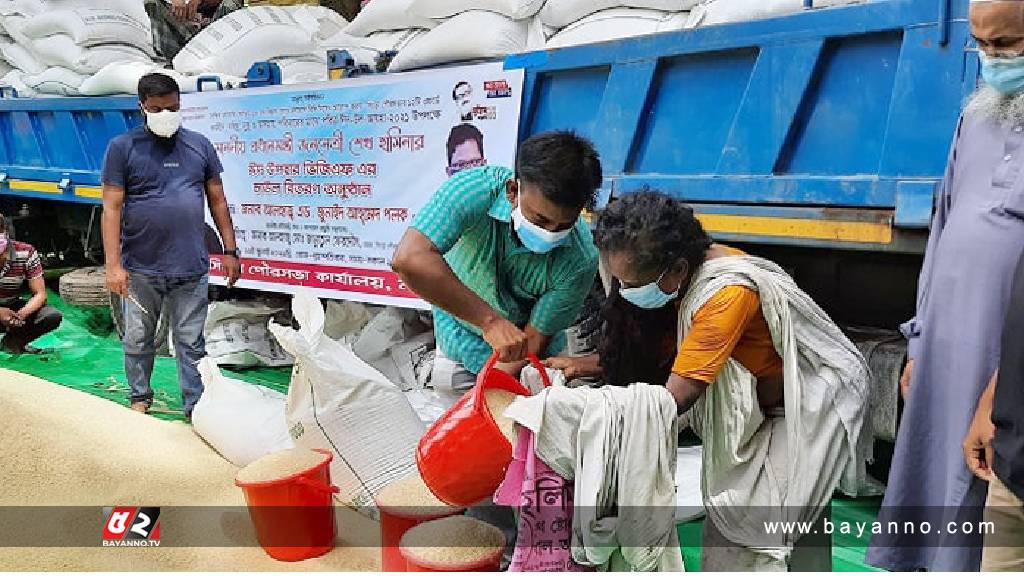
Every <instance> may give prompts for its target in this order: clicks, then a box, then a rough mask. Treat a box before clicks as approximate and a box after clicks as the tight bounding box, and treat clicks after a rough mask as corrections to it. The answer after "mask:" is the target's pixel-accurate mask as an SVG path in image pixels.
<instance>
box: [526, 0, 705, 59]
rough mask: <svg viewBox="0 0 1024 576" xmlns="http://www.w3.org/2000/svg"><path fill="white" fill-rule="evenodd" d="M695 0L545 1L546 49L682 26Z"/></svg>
mask: <svg viewBox="0 0 1024 576" xmlns="http://www.w3.org/2000/svg"><path fill="white" fill-rule="evenodd" d="M698 1H699V0H547V2H546V3H545V4H544V8H542V9H541V11H540V15H539V18H540V20H541V22H542V23H543V24H544V26H545V28H547V29H548V30H557V32H555V33H554V34H553V35H551V37H550V38H549V39H548V42H547V47H548V48H563V47H566V46H576V45H579V44H589V43H593V42H607V41H609V40H617V39H620V38H627V37H631V36H644V35H647V34H657V33H659V32H671V31H675V30H682V29H684V28H686V26H687V22H688V21H689V16H690V15H689V10H690V9H691V8H693V7H694V5H696V4H697V2H698Z"/></svg>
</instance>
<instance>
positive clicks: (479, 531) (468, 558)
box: [401, 516, 505, 568]
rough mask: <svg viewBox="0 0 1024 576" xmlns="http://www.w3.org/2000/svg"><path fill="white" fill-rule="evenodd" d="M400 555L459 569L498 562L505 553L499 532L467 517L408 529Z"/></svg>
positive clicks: (434, 521)
mask: <svg viewBox="0 0 1024 576" xmlns="http://www.w3.org/2000/svg"><path fill="white" fill-rule="evenodd" d="M401 549H402V554H403V555H404V556H405V557H406V558H408V559H409V560H412V561H413V562H416V563H418V564H421V565H422V564H427V565H431V566H437V567H443V566H447V567H452V568H459V567H461V566H475V565H478V564H480V563H482V562H485V561H488V560H490V559H497V557H500V556H501V553H502V552H503V551H504V550H505V535H504V534H502V533H501V530H500V529H498V528H496V527H494V526H492V525H490V524H488V523H486V522H481V521H480V520H477V519H475V518H470V517H468V516H451V517H449V518H442V519H440V520H432V521H430V522H424V523H423V524H420V525H419V526H416V527H414V528H410V529H409V531H408V532H406V533H405V536H403V537H402V542H401Z"/></svg>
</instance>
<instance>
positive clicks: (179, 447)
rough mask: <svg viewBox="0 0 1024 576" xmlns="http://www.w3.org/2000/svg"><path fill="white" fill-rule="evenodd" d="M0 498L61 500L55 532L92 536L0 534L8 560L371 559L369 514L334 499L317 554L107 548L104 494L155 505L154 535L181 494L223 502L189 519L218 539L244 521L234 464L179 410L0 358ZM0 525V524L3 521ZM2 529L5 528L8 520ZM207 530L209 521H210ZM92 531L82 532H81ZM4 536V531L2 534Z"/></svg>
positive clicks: (147, 566) (45, 567) (166, 566)
mask: <svg viewBox="0 0 1024 576" xmlns="http://www.w3.org/2000/svg"><path fill="white" fill-rule="evenodd" d="M0 414H2V415H3V420H4V441H3V442H2V443H0V486H3V490H0V506H12V507H13V506H21V507H28V506H64V507H75V506H77V507H81V508H70V509H69V511H68V519H67V523H65V524H63V525H62V526H61V531H60V532H59V533H55V534H49V538H50V540H48V541H47V542H46V545H48V546H55V545H59V544H60V540H59V539H60V538H61V536H62V535H67V534H88V535H92V534H95V538H96V544H95V545H94V546H88V547H85V546H75V547H64V548H61V547H49V548H38V547H36V548H17V547H7V548H5V547H2V546H0V566H3V567H4V569H5V570H10V571H52V570H61V571H100V572H102V571H132V572H137V571H374V570H379V568H380V550H379V548H378V546H379V543H380V536H379V535H380V528H379V525H378V524H377V523H376V522H373V521H372V520H369V519H367V518H365V517H364V516H362V515H360V514H358V513H357V512H355V511H353V510H350V509H348V508H344V507H340V506H339V507H336V511H337V517H338V534H339V539H338V541H337V542H336V545H337V548H336V549H335V550H334V551H333V552H331V553H330V554H327V555H325V556H322V557H320V558H315V559H312V560H306V561H303V562H294V563H289V562H278V561H276V560H274V559H272V558H270V557H269V556H267V554H266V553H265V552H264V551H263V550H262V549H261V548H258V547H253V546H236V547H228V546H218V547H209V548H206V547H203V548H199V547H188V548H186V547H176V548H175V547H160V548H117V549H114V548H104V547H101V546H100V539H101V537H102V517H101V516H100V514H101V510H102V507H104V506H161V507H163V508H162V511H161V516H160V522H161V526H162V535H163V538H164V539H165V540H169V539H170V538H171V535H173V533H174V532H175V531H180V530H182V529H183V528H182V525H181V523H175V517H176V514H177V512H178V511H179V510H180V509H176V508H174V507H181V506H225V507H231V508H230V510H234V511H235V512H234V513H229V512H225V513H224V516H223V517H222V518H221V520H220V522H218V523H212V524H211V525H210V526H192V525H188V526H186V527H185V528H184V529H187V530H189V531H195V530H210V531H216V536H217V538H218V540H221V541H222V540H223V539H224V538H234V537H235V536H236V533H237V535H238V537H239V538H241V537H242V535H243V534H249V533H251V530H252V528H251V525H250V523H249V519H248V514H247V513H246V512H245V500H244V498H243V495H242V490H241V489H240V488H238V487H237V486H235V485H234V478H235V474H236V473H237V472H238V469H237V468H236V467H235V466H234V465H232V464H231V463H229V462H228V461H226V460H224V459H223V458H221V457H220V456H219V455H218V454H217V453H216V452H214V451H213V449H212V448H210V447H209V446H207V445H206V444H205V443H204V442H203V441H202V440H201V439H200V438H199V437H198V436H197V435H196V434H195V433H194V432H193V431H192V429H191V428H190V427H189V426H187V425H185V424H183V423H180V422H165V421H161V420H157V419H156V418H153V417H150V416H146V415H143V414H139V413H137V412H133V411H131V410H129V409H127V408H125V407H123V406H120V405H117V404H114V403H113V402H109V401H107V400H103V399H101V398H97V397H95V396H90V395H88V394H85V393H82V392H78V391H76V390H71V389H68V388H64V387H62V386H58V385H55V384H52V383H50V382H46V381H44V380H40V379H38V378H34V377H31V376H26V375H23V374H19V373H16V372H11V371H8V370H2V369H0ZM4 529H5V528H4V527H3V526H0V533H3V531H4ZM8 533H10V532H8ZM211 533H213V532H211ZM90 537H91V536H90ZM0 544H2V542H0Z"/></svg>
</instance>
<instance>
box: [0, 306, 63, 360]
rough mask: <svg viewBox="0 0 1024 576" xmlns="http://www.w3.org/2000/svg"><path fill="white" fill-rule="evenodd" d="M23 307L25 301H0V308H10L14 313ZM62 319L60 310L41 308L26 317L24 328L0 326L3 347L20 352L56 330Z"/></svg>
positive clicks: (50, 307) (51, 307)
mask: <svg viewBox="0 0 1024 576" xmlns="http://www.w3.org/2000/svg"><path fill="white" fill-rule="evenodd" d="M24 305H25V300H21V299H14V300H5V301H0V308H10V309H11V310H14V311H15V312H17V311H18V310H21V308H22V306H24ZM63 318H64V316H63V315H62V314H61V313H60V310H57V309H56V308H54V307H53V306H43V307H42V308H40V309H39V310H38V311H37V312H35V313H34V314H32V315H31V316H29V317H28V319H27V320H26V321H25V325H24V326H19V327H17V328H14V327H11V326H0V334H4V340H3V347H4V348H7V349H14V350H21V349H23V348H25V346H26V345H28V344H30V343H31V342H33V341H34V340H36V339H37V338H39V337H40V336H42V335H44V334H49V333H50V332H53V331H54V330H56V329H57V327H58V326H60V322H61V320H63Z"/></svg>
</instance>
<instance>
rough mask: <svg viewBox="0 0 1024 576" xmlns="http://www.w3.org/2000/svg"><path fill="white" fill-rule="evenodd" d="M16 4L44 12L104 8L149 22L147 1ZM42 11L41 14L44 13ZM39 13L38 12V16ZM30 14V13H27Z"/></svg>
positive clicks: (70, 0) (65, 0)
mask: <svg viewBox="0 0 1024 576" xmlns="http://www.w3.org/2000/svg"><path fill="white" fill-rule="evenodd" d="M14 2H15V3H20V4H22V5H26V8H29V7H31V6H32V5H33V4H37V3H38V4H42V5H44V10H78V9H79V8H97V7H100V6H102V7H103V8H104V9H106V10H110V11H112V12H120V13H121V14H126V15H128V16H130V17H131V18H133V19H135V20H138V21H139V22H149V15H148V14H146V5H145V0H45V1H43V0H14ZM42 11H43V10H40V11H39V12H42ZM39 12H36V13H37V14H38V13H39ZM26 13H28V12H26Z"/></svg>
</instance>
